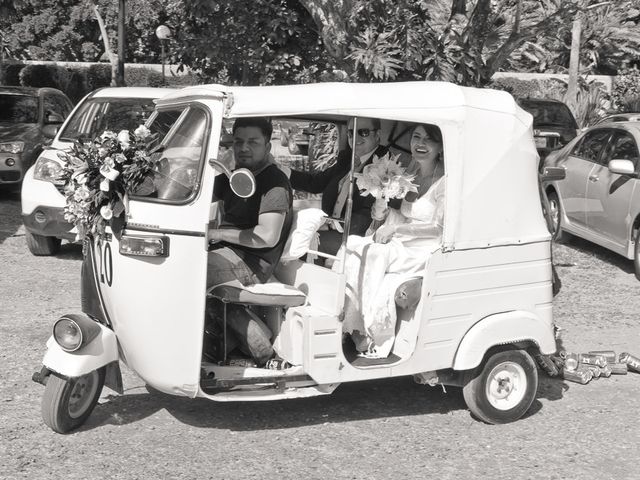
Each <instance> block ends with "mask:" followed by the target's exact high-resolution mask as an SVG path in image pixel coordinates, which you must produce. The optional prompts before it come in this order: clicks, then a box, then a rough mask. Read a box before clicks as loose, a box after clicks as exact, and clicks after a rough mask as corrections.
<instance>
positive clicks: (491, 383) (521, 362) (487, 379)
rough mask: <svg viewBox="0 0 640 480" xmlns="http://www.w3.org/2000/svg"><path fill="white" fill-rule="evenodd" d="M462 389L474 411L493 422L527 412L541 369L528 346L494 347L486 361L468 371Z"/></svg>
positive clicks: (504, 421)
mask: <svg viewBox="0 0 640 480" xmlns="http://www.w3.org/2000/svg"><path fill="white" fill-rule="evenodd" d="M463 385H464V386H463V388H462V393H463V396H464V400H465V402H466V403H467V406H468V407H469V410H471V413H472V414H473V415H474V416H476V417H477V418H479V419H480V420H482V421H484V422H486V423H490V424H498V423H509V422H513V421H515V420H517V419H519V418H520V417H522V415H524V414H525V413H526V412H527V410H529V407H530V406H531V404H532V403H533V400H534V399H535V397H536V392H537V390H538V370H537V368H536V364H535V362H534V361H533V358H531V355H529V354H528V353H527V352H526V351H525V350H520V349H500V350H493V351H492V353H491V354H490V355H489V356H488V357H487V358H486V360H485V362H484V364H481V365H480V366H479V367H477V368H475V369H473V370H470V371H469V372H467V373H466V374H465V377H464V382H463Z"/></svg>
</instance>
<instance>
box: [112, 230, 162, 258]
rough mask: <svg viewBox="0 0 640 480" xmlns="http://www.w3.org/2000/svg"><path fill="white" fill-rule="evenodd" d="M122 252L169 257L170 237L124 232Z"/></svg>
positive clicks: (124, 253) (142, 255) (121, 239)
mask: <svg viewBox="0 0 640 480" xmlns="http://www.w3.org/2000/svg"><path fill="white" fill-rule="evenodd" d="M120 253H121V254H122V255H130V256H136V257H168V256H169V237H166V236H162V237H148V236H144V235H130V234H124V235H122V237H121V238H120Z"/></svg>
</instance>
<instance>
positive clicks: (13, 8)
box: [0, 0, 23, 85]
mask: <svg viewBox="0 0 640 480" xmlns="http://www.w3.org/2000/svg"><path fill="white" fill-rule="evenodd" d="M22 4H23V1H22V0H0V19H1V20H0V85H4V76H5V73H4V69H5V66H4V63H5V59H6V58H7V57H8V56H9V55H10V49H9V47H8V42H7V38H6V37H7V30H8V27H9V26H10V25H11V22H13V21H15V19H16V18H17V17H18V9H19V8H20V7H21V6H22Z"/></svg>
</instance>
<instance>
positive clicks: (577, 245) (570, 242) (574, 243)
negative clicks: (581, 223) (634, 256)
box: [556, 236, 634, 273]
mask: <svg viewBox="0 0 640 480" xmlns="http://www.w3.org/2000/svg"><path fill="white" fill-rule="evenodd" d="M563 244H564V245H565V246H567V247H569V248H572V249H574V250H577V251H579V252H581V253H583V254H585V255H588V256H590V257H593V258H594V259H597V260H600V261H603V262H606V263H608V264H610V265H612V266H614V267H616V268H619V269H620V270H622V271H623V272H625V273H633V271H634V269H633V261H632V260H629V259H627V258H625V257H623V256H622V255H618V254H617V253H614V252H612V251H611V250H608V249H606V248H604V247H601V246H600V245H596V244H595V243H591V242H589V241H588V240H583V239H582V238H578V237H573V236H572V237H569V239H567V240H566V241H565V242H563ZM556 266H557V267H567V266H573V265H564V264H562V263H556Z"/></svg>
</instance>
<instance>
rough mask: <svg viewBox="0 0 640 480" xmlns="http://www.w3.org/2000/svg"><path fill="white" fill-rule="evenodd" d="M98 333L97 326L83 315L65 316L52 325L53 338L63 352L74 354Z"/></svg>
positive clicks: (98, 328)
mask: <svg viewBox="0 0 640 480" xmlns="http://www.w3.org/2000/svg"><path fill="white" fill-rule="evenodd" d="M99 332H100V327H99V326H98V324H97V323H96V322H94V321H93V320H91V319H90V318H89V317H86V316H84V315H65V316H64V317H62V318H60V319H59V320H58V321H57V322H56V323H55V324H54V325H53V338H54V340H55V341H56V343H57V344H58V345H60V348H62V349H63V350H64V351H65V352H75V351H76V350H78V349H79V348H80V347H82V346H84V345H86V344H88V343H89V342H90V341H91V340H93V339H94V338H95V337H96V336H97V335H98V333H99Z"/></svg>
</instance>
